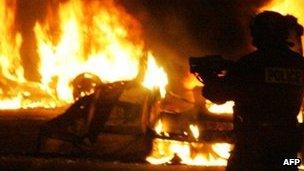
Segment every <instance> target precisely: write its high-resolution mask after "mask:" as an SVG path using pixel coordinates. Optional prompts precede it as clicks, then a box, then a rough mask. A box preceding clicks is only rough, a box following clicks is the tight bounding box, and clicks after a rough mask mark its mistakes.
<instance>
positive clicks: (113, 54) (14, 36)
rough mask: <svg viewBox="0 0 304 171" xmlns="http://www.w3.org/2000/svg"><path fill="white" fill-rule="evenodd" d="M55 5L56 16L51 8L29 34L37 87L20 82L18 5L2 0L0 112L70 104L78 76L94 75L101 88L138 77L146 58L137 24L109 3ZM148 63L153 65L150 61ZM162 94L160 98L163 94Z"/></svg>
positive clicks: (70, 1) (74, 1)
mask: <svg viewBox="0 0 304 171" xmlns="http://www.w3.org/2000/svg"><path fill="white" fill-rule="evenodd" d="M58 3H59V4H58V6H59V7H58V9H56V10H54V7H53V6H52V5H54V4H52V5H51V3H50V4H49V6H48V11H47V15H46V17H45V19H44V20H42V21H39V22H38V21H37V22H36V24H35V27H34V28H33V30H34V32H35V38H36V42H37V53H38V56H39V61H40V63H39V66H36V69H37V71H38V72H39V74H40V76H41V81H40V82H31V81H28V80H27V79H26V78H25V77H24V68H23V65H22V61H21V57H20V47H21V43H22V36H21V34H20V33H19V32H17V31H16V29H15V25H16V24H15V13H16V0H0V21H1V23H3V24H2V26H1V28H0V42H1V44H0V58H1V64H0V65H1V74H0V75H1V79H0V87H1V89H0V98H1V101H0V107H1V108H5V109H8V108H9V109H17V108H32V107H44V108H49V107H60V106H65V105H67V104H69V103H72V102H73V100H74V99H73V93H72V91H73V89H72V86H71V82H72V80H73V79H74V78H75V77H76V76H78V75H80V74H82V73H91V74H94V75H97V76H98V77H99V78H100V79H101V80H102V81H103V82H104V83H107V82H114V81H120V80H131V79H135V77H136V76H137V75H138V73H139V63H140V60H141V59H142V57H143V56H145V54H146V53H147V52H145V51H144V42H143V38H142V36H141V28H140V24H139V23H138V22H137V20H135V19H134V18H133V17H132V16H131V15H129V14H128V13H127V12H126V11H125V10H124V9H123V8H122V7H121V6H119V5H118V4H115V3H114V1H112V0H107V1H98V0H94V1H81V0H68V1H62V2H58ZM84 14H85V15H84ZM149 54H150V53H149ZM148 58H149V59H148V60H149V61H151V60H154V59H152V58H153V56H152V55H149V57H148ZM156 71H157V70H156ZM150 72H151V71H150ZM165 82H166V81H165ZM165 82H163V83H162V84H164V83H165ZM12 85H13V86H12ZM161 92H162V94H164V90H163V89H162V90H161Z"/></svg>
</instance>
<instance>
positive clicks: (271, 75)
mask: <svg viewBox="0 0 304 171" xmlns="http://www.w3.org/2000/svg"><path fill="white" fill-rule="evenodd" d="M265 82H266V83H276V84H292V85H302V84H303V80H302V70H300V69H290V68H275V67H273V68H266V69H265Z"/></svg>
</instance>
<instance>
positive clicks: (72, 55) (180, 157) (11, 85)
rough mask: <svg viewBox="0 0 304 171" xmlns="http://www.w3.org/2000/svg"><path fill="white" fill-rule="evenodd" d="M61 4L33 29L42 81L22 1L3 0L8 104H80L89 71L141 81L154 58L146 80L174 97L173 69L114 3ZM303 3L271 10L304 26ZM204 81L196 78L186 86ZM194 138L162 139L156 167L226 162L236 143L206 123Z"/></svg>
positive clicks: (2, 82)
mask: <svg viewBox="0 0 304 171" xmlns="http://www.w3.org/2000/svg"><path fill="white" fill-rule="evenodd" d="M58 3H59V4H58V9H56V10H54V7H53V6H52V5H53V4H52V5H51V4H49V6H48V11H47V15H46V17H45V18H44V19H43V20H42V21H37V22H36V24H35V27H34V28H33V30H34V33H35V39H36V42H37V53H38V56H39V61H40V62H39V66H36V69H37V71H38V73H39V74H40V76H41V80H40V81H39V82H33V81H29V80H27V79H26V78H25V77H24V67H23V63H22V60H21V59H22V58H21V56H20V47H21V44H22V35H21V34H20V33H19V32H18V30H17V29H16V28H15V27H16V23H15V22H16V0H0V21H1V23H2V25H1V27H0V42H1V43H0V59H1V63H0V67H1V69H0V109H20V108H35V107H44V108H54V107H60V106H66V105H68V104H70V103H72V102H73V101H74V99H73V89H72V86H71V82H72V81H73V79H74V78H75V77H77V76H78V75H80V74H82V73H91V74H94V75H96V76H98V77H99V78H100V80H102V82H104V83H109V82H115V81H120V80H132V79H135V78H136V77H137V76H138V74H139V72H141V71H140V70H141V68H140V64H141V60H143V59H144V57H147V67H146V70H145V71H144V78H143V81H142V85H143V86H144V87H146V88H148V89H151V90H159V91H160V96H161V99H164V98H166V86H167V84H168V78H167V74H166V72H165V71H164V69H163V68H162V67H159V66H158V64H157V62H156V60H155V57H154V56H153V55H152V53H151V52H147V51H146V47H145V46H144V42H143V38H142V35H141V27H140V24H139V23H138V21H137V20H135V19H134V18H133V17H132V16H131V15H129V14H128V13H127V12H126V10H124V8H122V7H121V6H119V5H118V4H116V3H115V1H114V0H103V1H100V0H91V1H82V0H66V1H62V2H58ZM303 5H304V2H303V1H302V0H285V1H284V0H281V1H273V3H271V4H269V5H268V6H266V7H265V8H263V10H266V9H267V10H275V11H279V12H281V13H283V14H287V13H288V14H292V15H294V16H296V17H297V18H299V21H300V23H302V24H304V11H303V10H302V9H301V7H302V6H303ZM198 85H199V86H201V84H200V83H198V82H197V81H196V80H195V79H194V78H193V77H189V80H188V81H186V83H185V86H186V88H187V89H193V88H194V87H195V86H198ZM233 105H234V102H232V101H230V102H227V103H225V104H223V105H216V104H212V103H211V102H209V101H206V106H205V107H206V108H207V109H208V110H209V112H210V113H214V114H232V113H233V110H232V107H233ZM301 116H302V113H300V114H299V121H302V122H303V118H302V117H301ZM163 127H164V126H163V123H162V121H161V120H158V121H157V122H156V124H155V127H154V130H155V132H156V133H157V134H158V135H160V136H164V137H169V136H170V135H169V133H167V132H164V131H163ZM188 127H189V130H188V132H184V134H186V135H188V136H189V137H191V141H192V142H186V141H175V140H166V139H161V138H157V139H154V141H153V151H152V153H151V155H150V156H148V157H147V161H148V162H150V163H152V164H164V163H172V162H179V163H183V164H189V165H204V166H224V165H226V163H227V159H228V157H229V155H230V153H229V151H230V150H231V148H232V146H231V145H230V144H227V143H215V144H204V143H200V142H199V138H200V136H201V135H200V134H201V133H203V131H202V130H200V128H199V126H198V125H196V124H190V125H189V126H188Z"/></svg>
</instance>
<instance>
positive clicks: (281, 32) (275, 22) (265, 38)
mask: <svg viewBox="0 0 304 171" xmlns="http://www.w3.org/2000/svg"><path fill="white" fill-rule="evenodd" d="M251 35H252V37H253V44H254V45H255V46H256V47H258V48H259V47H263V46H275V45H288V43H287V38H288V24H287V21H286V18H285V16H283V15H281V14H280V13H277V12H273V11H264V12H262V13H260V14H258V15H257V16H255V17H254V18H253V21H252V23H251Z"/></svg>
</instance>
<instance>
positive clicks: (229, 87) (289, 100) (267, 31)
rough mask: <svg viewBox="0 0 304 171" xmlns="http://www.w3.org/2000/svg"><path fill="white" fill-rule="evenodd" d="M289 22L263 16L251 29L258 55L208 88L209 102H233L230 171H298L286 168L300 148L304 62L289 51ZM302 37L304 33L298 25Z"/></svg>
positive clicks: (242, 61) (273, 15)
mask: <svg viewBox="0 0 304 171" xmlns="http://www.w3.org/2000/svg"><path fill="white" fill-rule="evenodd" d="M289 18H290V16H289V17H286V16H283V15H281V14H279V13H276V12H271V11H265V12H263V13H260V14H258V15H257V16H256V17H255V18H254V19H253V21H252V24H251V35H252V37H253V45H254V46H255V47H256V48H257V50H256V51H255V52H253V53H251V54H249V55H246V56H244V57H242V58H241V59H240V60H238V61H237V62H236V63H235V66H233V67H232V69H231V70H230V72H228V73H227V75H226V76H225V77H221V78H217V79H212V80H210V81H208V82H206V84H205V87H204V89H203V95H204V96H205V98H207V99H209V100H211V101H212V102H214V103H218V104H220V103H224V102H225V101H227V100H234V101H235V106H234V131H235V147H234V150H233V152H232V154H231V156H230V158H229V161H228V165H227V168H226V169H227V170H246V171H248V170H257V171H258V170H297V167H296V166H293V167H288V166H283V162H284V159H286V158H287V159H289V158H296V157H297V151H298V150H299V146H300V141H301V137H300V131H299V128H298V126H297V125H298V122H297V115H298V113H299V110H300V107H301V102H302V96H303V88H304V86H303V85H304V84H303V78H304V60H303V58H302V56H301V55H300V54H299V53H296V52H293V51H292V50H290V46H292V43H290V42H288V33H289V28H290V27H291V26H290V23H291V22H289V21H288V19H289ZM293 27H295V28H296V29H297V32H298V33H300V34H301V35H302V34H303V27H302V26H300V25H299V24H298V23H297V22H296V24H295V25H293Z"/></svg>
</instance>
